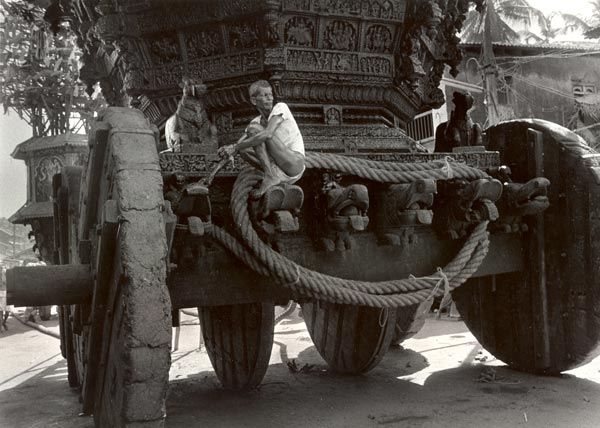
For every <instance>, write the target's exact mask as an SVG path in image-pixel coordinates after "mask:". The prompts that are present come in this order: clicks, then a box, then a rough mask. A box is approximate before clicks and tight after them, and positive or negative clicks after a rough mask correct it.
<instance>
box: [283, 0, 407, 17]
mask: <svg viewBox="0 0 600 428" xmlns="http://www.w3.org/2000/svg"><path fill="white" fill-rule="evenodd" d="M283 9H284V10H290V11H302V12H315V13H323V14H331V15H338V16H362V17H366V18H376V19H382V20H393V21H403V20H404V13H405V9H406V0H347V1H340V0H284V1H283Z"/></svg>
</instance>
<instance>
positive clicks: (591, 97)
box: [408, 42, 600, 148]
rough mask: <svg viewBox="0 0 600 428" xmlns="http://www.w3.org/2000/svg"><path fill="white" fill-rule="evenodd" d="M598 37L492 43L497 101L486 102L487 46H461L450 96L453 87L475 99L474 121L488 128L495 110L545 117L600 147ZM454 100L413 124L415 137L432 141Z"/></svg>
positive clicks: (448, 82)
mask: <svg viewBox="0 0 600 428" xmlns="http://www.w3.org/2000/svg"><path fill="white" fill-rule="evenodd" d="M599 47H600V46H599V44H598V43H594V42H569V43H559V44H546V45H543V44H542V45H527V44H499V43H494V44H493V51H494V57H495V61H496V65H497V74H496V97H495V100H496V103H495V105H489V104H488V103H486V99H489V98H486V96H485V91H486V84H485V81H484V77H483V75H482V65H481V63H482V60H481V57H482V45H481V44H467V45H462V48H463V49H464V52H465V55H464V58H463V60H462V62H461V64H460V66H459V71H460V73H459V74H458V76H457V77H456V78H450V76H446V77H445V78H444V79H443V81H442V85H443V89H444V92H445V95H446V100H452V94H453V92H454V91H463V92H466V91H468V92H470V93H471V95H473V97H474V98H475V104H474V107H473V109H472V110H471V117H472V118H473V120H474V121H476V122H479V123H480V124H482V125H484V127H486V126H487V125H488V115H489V112H490V109H493V113H494V114H495V115H496V116H497V117H498V119H499V120H509V119H515V118H536V119H544V120H548V121H550V122H554V123H557V124H559V125H561V126H564V127H566V128H569V129H571V130H573V131H575V132H576V133H578V134H579V135H581V136H582V137H583V138H584V139H585V140H586V141H587V142H588V144H590V145H591V146H592V147H596V148H598V147H599V146H600V91H599V90H600V49H599ZM452 109H453V105H452V103H451V102H448V103H446V104H445V105H444V106H442V107H441V108H440V109H438V110H433V111H429V112H425V113H422V114H421V115H419V116H417V117H416V118H415V120H414V121H413V122H411V123H410V124H409V126H408V133H409V135H410V136H411V137H413V138H415V139H417V140H419V141H421V142H424V143H429V142H430V141H433V134H434V132H435V128H436V126H437V125H439V124H440V123H442V122H444V121H446V120H447V118H448V117H450V112H451V111H452Z"/></svg>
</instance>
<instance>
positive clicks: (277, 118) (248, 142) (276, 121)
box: [234, 114, 283, 152]
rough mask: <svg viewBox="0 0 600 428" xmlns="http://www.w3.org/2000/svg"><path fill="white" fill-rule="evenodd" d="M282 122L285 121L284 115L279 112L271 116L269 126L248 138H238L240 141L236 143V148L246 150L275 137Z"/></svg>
mask: <svg viewBox="0 0 600 428" xmlns="http://www.w3.org/2000/svg"><path fill="white" fill-rule="evenodd" d="M282 122H283V116H282V115H280V114H278V115H274V116H271V118H270V119H269V122H268V123H267V127H266V128H265V129H264V130H263V131H260V132H258V133H256V134H254V135H253V136H251V137H248V138H246V139H243V138H242V139H240V140H238V142H237V143H235V144H234V146H235V150H236V151H238V152H239V151H240V150H244V149H247V148H250V147H255V146H258V145H259V144H262V143H264V142H265V141H266V140H268V139H269V138H271V137H273V134H274V133H275V130H276V129H277V127H278V126H279V125H281V123H282Z"/></svg>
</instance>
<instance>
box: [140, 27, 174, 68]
mask: <svg viewBox="0 0 600 428" xmlns="http://www.w3.org/2000/svg"><path fill="white" fill-rule="evenodd" d="M147 46H148V52H149V53H150V58H151V60H152V64H154V65H161V64H173V63H177V62H181V60H182V57H181V49H180V45H179V37H177V33H166V34H161V35H156V36H154V37H152V38H149V39H148V41H147Z"/></svg>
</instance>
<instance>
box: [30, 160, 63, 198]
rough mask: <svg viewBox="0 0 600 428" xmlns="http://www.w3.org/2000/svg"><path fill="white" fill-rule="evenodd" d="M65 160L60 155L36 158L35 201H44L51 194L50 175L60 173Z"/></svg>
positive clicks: (34, 173)
mask: <svg viewBox="0 0 600 428" xmlns="http://www.w3.org/2000/svg"><path fill="white" fill-rule="evenodd" d="M64 164H65V160H64V158H63V157H62V156H58V155H49V156H44V157H42V158H41V159H38V160H37V161H36V163H35V168H34V171H33V176H34V178H35V184H34V189H35V202H46V201H49V200H50V197H51V196H52V177H53V176H54V174H58V173H60V170H61V168H62V167H63V166H64Z"/></svg>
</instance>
